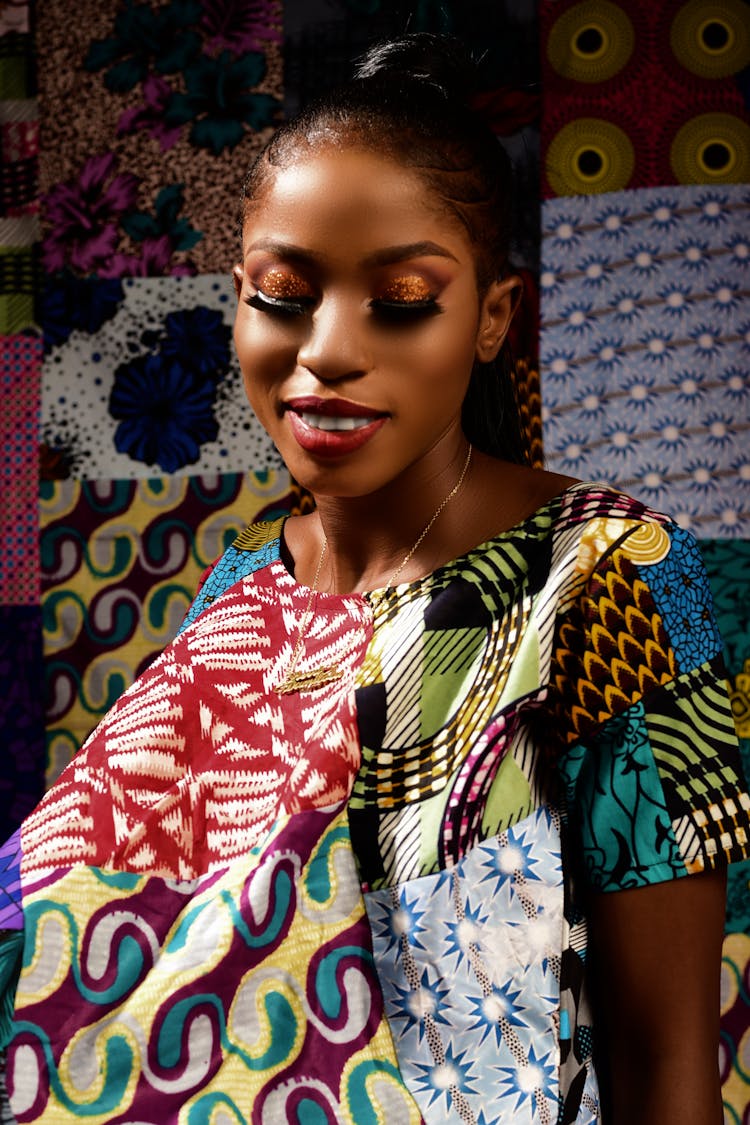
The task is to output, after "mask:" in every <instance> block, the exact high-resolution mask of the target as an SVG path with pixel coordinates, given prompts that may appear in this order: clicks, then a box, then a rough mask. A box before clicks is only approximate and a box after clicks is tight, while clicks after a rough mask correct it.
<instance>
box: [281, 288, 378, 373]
mask: <svg viewBox="0 0 750 1125" xmlns="http://www.w3.org/2000/svg"><path fill="white" fill-rule="evenodd" d="M362 317H363V312H362V308H361V306H360V304H359V302H358V301H356V300H353V299H350V298H338V297H330V298H326V299H324V300H322V301H321V302H320V303H319V305H318V307H317V308H316V310H315V312H314V314H313V317H312V321H311V324H310V329H309V332H308V335H307V337H306V338H305V340H304V342H303V344H302V346H301V347H300V348H299V350H298V352H297V362H298V363H299V365H300V366H301V367H305V368H306V369H307V370H308V371H311V372H312V373H313V374H314V375H316V376H317V377H318V378H319V379H320V380H321V381H322V382H334V381H336V380H338V379H344V378H351V377H352V376H358V375H362V374H364V372H365V371H367V369H368V367H369V365H370V364H369V355H368V347H367V343H366V339H365V336H366V330H365V327H364V325H363V324H362Z"/></svg>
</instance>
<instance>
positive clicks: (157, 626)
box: [0, 0, 750, 1125]
mask: <svg viewBox="0 0 750 1125" xmlns="http://www.w3.org/2000/svg"><path fill="white" fill-rule="evenodd" d="M406 28H410V29H416V30H422V29H424V30H432V31H448V32H452V33H453V34H456V35H458V36H460V37H461V38H463V39H464V40H465V41H466V42H467V43H468V44H469V46H471V47H472V48H473V50H474V52H475V54H476V57H477V58H480V59H481V64H480V86H481V89H480V93H479V95H478V97H477V103H478V105H480V106H481V107H482V108H483V110H484V112H485V113H486V114H487V115H488V118H489V120H490V121H491V122H492V124H493V127H494V129H495V131H496V132H497V134H498V136H499V137H500V139H501V141H502V143H503V144H504V145H505V146H506V147H507V148H508V150H509V152H510V154H511V156H512V158H513V160H514V163H515V165H516V172H517V178H518V183H519V192H518V195H519V199H520V200H521V201H522V203H521V204H520V205H519V207H518V213H517V215H516V228H517V236H516V241H515V244H514V251H513V259H514V266H515V268H516V269H517V270H518V271H519V272H520V273H521V274H522V276H523V278H524V282H525V287H526V300H525V302H524V306H523V309H522V315H521V317H520V318H519V321H518V324H517V325H516V326H515V329H514V338H513V346H514V351H515V354H516V357H517V360H518V391H519V399H520V401H521V407H522V410H523V413H524V419H525V422H526V425H527V427H528V429H529V433H530V436H531V439H532V448H533V451H534V457H535V460H536V461H537V463H541V459H542V456H543V455H544V457H545V458H546V461H547V463H548V465H549V466H550V467H551V468H553V469H558V470H560V471H564V472H567V473H570V474H572V475H575V476H580V477H588V478H595V479H604V480H608V481H611V482H613V483H616V484H619V485H621V486H622V487H624V488H626V489H627V490H628V491H629V492H631V493H632V494H634V495H636V496H637V497H639V498H640V499H643V500H645V501H646V502H648V503H649V504H651V505H652V506H655V507H658V508H661V509H665V510H668V511H671V512H673V513H674V514H675V515H676V516H677V518H678V519H679V521H680V523H681V524H683V526H685V527H690V528H691V529H692V530H693V531H694V532H695V533H696V534H697V535H698V536H699V538H700V540H701V544H702V548H703V551H704V555H705V558H706V562H707V565H708V568H709V573H710V576H711V579H712V583H713V588H714V594H715V598H716V604H717V608H718V612H719V622H720V626H721V629H722V632H723V636H724V640H725V644H726V655H727V661H728V666H729V669H730V674H731V683H730V690H731V692H732V700H733V707H734V711H735V715H736V720H737V726H738V730H739V733H740V736H741V739H742V744H743V752H744V755H745V762H746V765H750V496H749V494H750V432H749V431H750V408H749V406H748V404H749V403H750V377H749V371H750V314H749V313H748V303H747V296H748V290H749V289H750V282H749V277H750V234H749V233H748V232H749V231H750V214H749V212H750V186H749V185H750V121H749V115H748V98H749V97H750V7H749V6H748V3H747V2H746V0H688V2H687V3H685V2H682V0H662V2H661V3H659V4H654V3H653V2H647V0H629V2H628V3H627V4H624V3H623V4H616V3H613V2H610V0H583V2H577V3H570V2H568V0H542V3H541V4H540V5H536V4H534V3H533V2H532V0H521V2H518V0H463V2H461V3H459V2H458V0H434V2H433V0H411V2H409V3H406V2H399V0H79V2H78V3H77V4H76V5H75V18H74V19H72V18H71V8H70V5H69V4H67V3H66V2H65V0H38V3H36V5H34V6H33V7H30V6H29V5H28V4H27V3H24V2H22V0H0V157H1V161H0V163H1V171H0V348H1V349H2V367H1V370H2V375H1V376H0V378H1V379H2V398H3V402H2V406H3V408H2V411H0V437H1V439H2V481H1V482H0V486H1V488H2V500H1V502H0V503H1V507H0V519H1V520H2V534H3V547H4V550H3V552H2V554H1V555H0V721H1V722H2V730H3V734H4V741H3V756H2V763H1V765H0V826H1V827H2V829H3V830H4V831H3V833H2V834H3V836H5V835H7V834H9V833H10V831H11V830H12V829H13V828H14V827H15V826H16V825H17V824H18V823H19V822H20V820H21V819H22V818H23V816H24V815H25V814H26V813H27V812H28V811H30V809H31V808H32V807H33V805H34V804H35V803H36V801H37V800H38V798H39V796H40V795H41V793H42V792H43V790H44V788H45V786H46V785H48V784H49V783H50V782H52V781H53V780H54V778H55V777H56V776H57V775H58V774H59V772H60V770H61V769H62V767H63V766H64V765H65V764H66V763H67V762H68V761H69V760H70V757H71V756H72V755H73V753H74V752H75V750H76V748H77V747H78V746H79V745H80V743H81V742H82V741H83V739H84V738H85V737H86V735H87V734H88V732H89V731H90V730H91V728H92V727H93V726H94V725H95V724H96V722H97V721H98V719H99V718H100V716H101V715H102V714H103V713H104V711H106V709H107V708H108V707H109V706H110V704H111V703H112V702H113V701H114V699H115V698H116V697H117V696H118V695H119V694H120V692H121V691H122V690H123V688H124V687H126V686H127V685H128V684H129V683H130V682H131V681H132V679H133V677H134V676H135V675H137V673H138V672H139V671H140V670H141V669H142V668H144V667H145V666H146V665H147V664H148V662H149V661H150V660H151V659H152V658H153V656H154V655H155V654H156V653H157V652H159V651H160V649H161V648H162V647H163V646H164V644H165V643H166V642H167V641H168V640H169V639H170V638H171V637H172V636H173V635H174V633H175V631H176V629H177V626H178V624H179V622H180V620H181V618H182V615H183V614H184V611H185V609H186V607H187V605H188V603H189V601H190V599H191V596H192V591H193V590H194V589H195V585H196V582H197V578H198V575H199V574H200V572H201V570H202V568H203V567H204V566H205V565H206V564H207V563H208V562H210V561H211V560H212V559H213V558H214V557H216V555H218V554H219V553H220V552H221V550H222V548H223V547H224V545H226V544H227V543H229V542H230V541H231V540H232V539H233V537H234V536H235V535H236V533H237V532H238V531H239V530H240V529H241V528H242V527H243V526H244V525H245V524H246V523H247V522H249V521H250V520H251V519H252V518H254V517H257V516H258V515H260V514H272V515H275V514H278V513H281V512H284V511H291V510H296V509H298V508H299V507H300V506H301V505H304V504H305V503H307V500H306V498H305V497H304V496H302V495H301V494H300V493H299V491H298V490H297V489H296V488H295V486H294V483H293V482H292V481H291V480H290V478H289V476H288V474H287V473H286V471H285V469H284V467H283V465H282V464H281V463H280V461H279V458H278V455H277V453H276V451H275V449H274V448H273V446H272V445H271V444H270V443H269V442H268V439H267V438H266V436H265V434H264V433H263V431H262V430H261V429H260V428H259V426H258V425H257V423H256V422H255V420H254V418H253V417H252V415H251V413H250V411H249V408H248V407H247V406H246V404H245V402H244V398H243V394H242V387H241V381H240V377H239V370H238V367H237V363H236V360H235V358H234V355H233V352H232V347H231V322H232V313H233V294H232V288H231V283H230V270H231V267H232V265H233V263H234V260H235V256H236V246H237V231H236V221H235V216H236V211H237V197H238V192H239V187H240V184H241V181H242V177H243V172H244V169H245V168H246V166H247V164H248V163H249V161H250V160H251V159H252V157H253V155H254V153H255V152H256V151H257V150H258V148H259V146H260V145H262V143H263V142H264V141H265V140H266V139H267V138H268V137H269V136H270V135H271V133H272V130H273V128H274V126H275V124H276V123H277V122H278V121H280V120H281V119H283V117H284V116H285V115H287V114H289V113H291V112H293V111H295V110H296V109H297V108H299V107H300V106H301V105H303V104H304V103H305V101H306V100H307V99H308V98H309V97H310V95H311V94H314V93H316V92H318V91H320V90H322V89H323V88H324V87H326V86H328V85H330V84H332V83H334V82H336V81H337V80H339V79H340V78H342V77H344V76H345V75H346V74H347V73H348V72H349V70H350V65H351V60H352V59H353V58H355V57H356V56H357V55H359V54H360V53H361V51H362V50H363V49H364V47H365V46H366V44H367V43H368V42H369V41H371V40H372V39H373V38H375V37H377V36H380V35H384V34H392V33H397V32H400V31H403V30H404V29H406ZM539 294H540V295H541V296H540V297H539ZM540 371H541V380H540V374H539V372H540ZM665 957H668V951H665ZM722 985H723V987H722V1045H721V1060H720V1061H721V1067H722V1074H723V1078H724V1101H725V1118H726V1121H727V1123H730V1122H731V1123H733V1125H740V1123H742V1125H750V1108H749V1103H750V869H749V868H748V867H747V866H745V867H742V868H738V869H737V870H735V871H734V872H733V873H732V878H731V882H730V893H729V906H728V912H727V937H726V942H725V958H724V969H723V980H722Z"/></svg>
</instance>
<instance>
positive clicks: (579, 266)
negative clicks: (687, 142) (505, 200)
mask: <svg viewBox="0 0 750 1125" xmlns="http://www.w3.org/2000/svg"><path fill="white" fill-rule="evenodd" d="M748 203H750V188H748V186H747V185H744V184H736V185H735V184H727V185H722V186H717V187H706V185H691V186H681V187H660V188H643V189H638V190H633V191H622V192H614V193H611V194H610V195H606V196H578V197H575V198H568V197H565V198H560V199H552V200H549V201H547V202H546V203H545V204H544V205H543V212H542V221H543V247H542V268H541V278H540V281H541V305H542V309H541V311H542V336H541V373H542V400H543V404H544V409H543V422H544V445H545V453H546V455H547V459H548V461H549V466H550V468H553V469H557V470H558V471H562V472H566V473H571V474H573V475H575V476H579V477H586V478H589V479H594V480H608V481H610V482H612V483H614V484H616V485H618V486H620V487H622V488H624V489H626V490H627V491H628V492H630V493H631V494H632V495H635V496H637V497H638V498H639V499H641V500H643V501H644V502H645V503H647V504H650V505H652V506H655V507H660V508H664V509H667V510H668V511H670V512H671V513H672V514H673V515H674V516H675V518H676V519H677V521H678V522H679V523H680V524H681V525H682V526H683V527H686V528H690V530H692V531H693V532H694V533H695V534H697V535H699V536H700V537H703V538H705V537H710V536H720V537H722V538H742V537H745V536H747V535H748V529H749V528H750V440H748V433H749V432H750V414H749V413H748V401H749V400H750V321H748V319H747V317H746V316H745V317H744V318H743V316H742V308H743V295H744V294H746V293H747V289H748V278H749V276H750V237H748V235H747V232H746V230H745V226H746V223H745V216H746V214H747V207H748Z"/></svg>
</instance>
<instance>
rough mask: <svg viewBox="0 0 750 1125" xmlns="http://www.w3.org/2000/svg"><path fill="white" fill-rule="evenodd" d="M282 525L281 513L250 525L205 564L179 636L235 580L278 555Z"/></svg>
mask: <svg viewBox="0 0 750 1125" xmlns="http://www.w3.org/2000/svg"><path fill="white" fill-rule="evenodd" d="M283 525H284V517H283V516H281V517H279V518H278V519H276V520H269V521H268V522H265V523H252V524H249V526H248V527H246V528H245V529H244V531H241V532H240V534H239V535H238V536H237V538H236V539H235V540H234V542H233V543H232V544H231V545H230V546H229V547H227V549H226V551H225V552H224V554H223V555H221V557H220V558H218V559H216V560H215V561H214V562H212V563H211V565H210V566H208V567H206V569H205V570H204V571H203V573H202V575H201V577H200V580H199V582H198V588H197V590H196V594H195V597H194V599H193V601H192V602H191V604H190V606H189V607H188V610H187V613H186V614H185V617H184V618H183V621H182V624H181V625H180V628H179V629H178V636H179V634H180V633H183V632H184V631H185V629H187V628H188V627H189V626H190V625H192V624H193V622H194V621H195V620H196V618H197V617H200V615H201V613H203V610H204V609H208V607H209V606H210V605H213V603H214V602H215V601H216V599H217V598H220V597H221V595H222V594H225V593H226V591H227V590H229V589H231V587H232V586H233V585H234V584H235V582H239V581H240V580H241V579H242V578H247V576H248V575H249V574H252V573H253V571H255V570H261V569H262V567H264V566H268V564H269V563H272V562H274V561H275V560H276V559H277V558H278V557H279V541H280V536H281V529H282V527H283Z"/></svg>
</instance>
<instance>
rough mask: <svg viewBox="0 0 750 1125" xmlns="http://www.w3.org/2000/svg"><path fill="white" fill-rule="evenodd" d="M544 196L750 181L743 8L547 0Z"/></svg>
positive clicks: (717, 1)
mask: <svg viewBox="0 0 750 1125" xmlns="http://www.w3.org/2000/svg"><path fill="white" fill-rule="evenodd" d="M540 20H541V35H542V60H543V72H542V80H543V83H544V113H543V119H542V148H543V154H544V155H543V166H544V179H543V185H542V186H543V191H544V194H545V195H547V196H552V195H574V194H579V193H580V194H586V195H589V194H598V193H600V192H604V193H606V192H613V191H619V190H621V189H622V188H642V187H646V186H653V185H655V184H696V183H702V184H714V185H715V184H720V183H747V182H748V180H750V123H748V116H747V73H748V70H747V68H748V65H750V32H749V31H748V19H747V4H746V3H745V0H687V2H685V0H660V3H658V4H653V3H650V2H649V0H628V3H627V4H616V3H612V2H611V0H572V2H571V0H561V2H560V0H544V2H543V3H542V4H541V5H540Z"/></svg>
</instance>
